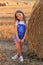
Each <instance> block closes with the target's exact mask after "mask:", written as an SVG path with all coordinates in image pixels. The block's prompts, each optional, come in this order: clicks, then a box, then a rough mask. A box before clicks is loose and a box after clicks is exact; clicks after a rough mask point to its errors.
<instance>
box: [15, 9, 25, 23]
mask: <svg viewBox="0 0 43 65" xmlns="http://www.w3.org/2000/svg"><path fill="white" fill-rule="evenodd" d="M17 13H21V14H22V15H23V20H24V21H25V23H26V19H25V15H24V13H23V12H22V11H21V10H17V11H16V12H15V21H16V20H18V19H17V16H16V14H17ZM18 21H19V20H18Z"/></svg>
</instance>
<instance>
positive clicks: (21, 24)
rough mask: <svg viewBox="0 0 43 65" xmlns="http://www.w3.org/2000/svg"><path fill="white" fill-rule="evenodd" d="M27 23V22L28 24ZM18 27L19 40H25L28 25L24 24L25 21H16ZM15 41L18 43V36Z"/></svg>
mask: <svg viewBox="0 0 43 65" xmlns="http://www.w3.org/2000/svg"><path fill="white" fill-rule="evenodd" d="M26 23H27V22H26ZM15 25H17V31H18V37H19V39H21V40H22V39H23V37H24V34H25V32H26V24H25V23H24V21H19V22H18V21H16V24H15ZM14 41H15V42H17V41H18V40H17V37H16V34H14Z"/></svg>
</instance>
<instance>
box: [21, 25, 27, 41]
mask: <svg viewBox="0 0 43 65" xmlns="http://www.w3.org/2000/svg"><path fill="white" fill-rule="evenodd" d="M27 29H28V25H26V32H25V35H24V37H23V39H22V40H21V41H24V40H25V38H26V35H27Z"/></svg>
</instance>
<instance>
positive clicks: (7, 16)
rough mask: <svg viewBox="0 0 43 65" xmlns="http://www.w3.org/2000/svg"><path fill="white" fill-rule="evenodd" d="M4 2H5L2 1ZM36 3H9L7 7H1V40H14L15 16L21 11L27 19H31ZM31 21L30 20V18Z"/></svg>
mask: <svg viewBox="0 0 43 65" xmlns="http://www.w3.org/2000/svg"><path fill="white" fill-rule="evenodd" d="M2 1H3V0H2ZM33 5H34V2H28V3H23V2H21V3H20V2H19V3H18V4H17V2H13V1H9V2H8V5H7V6H0V39H1V40H2V39H4V40H12V39H13V36H14V14H15V11H16V10H18V9H20V10H22V11H23V12H24V13H25V16H26V18H28V17H30V13H31V11H32V7H33ZM22 6H23V7H22ZM28 19H29V18H28Z"/></svg>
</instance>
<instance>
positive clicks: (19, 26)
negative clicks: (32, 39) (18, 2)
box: [12, 10, 27, 61]
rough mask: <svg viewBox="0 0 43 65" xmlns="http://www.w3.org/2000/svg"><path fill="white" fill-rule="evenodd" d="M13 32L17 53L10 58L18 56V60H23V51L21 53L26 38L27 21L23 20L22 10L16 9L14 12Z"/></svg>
mask: <svg viewBox="0 0 43 65" xmlns="http://www.w3.org/2000/svg"><path fill="white" fill-rule="evenodd" d="M15 22H16V23H15V34H14V41H15V44H16V49H17V54H16V55H15V56H14V57H12V59H14V60H15V59H17V58H19V60H20V61H24V58H23V53H22V45H23V43H24V40H25V38H26V32H27V29H26V28H27V25H26V24H27V22H26V20H25V15H24V13H23V12H22V11H20V10H18V11H16V12H15Z"/></svg>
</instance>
